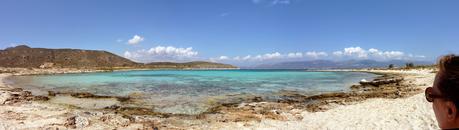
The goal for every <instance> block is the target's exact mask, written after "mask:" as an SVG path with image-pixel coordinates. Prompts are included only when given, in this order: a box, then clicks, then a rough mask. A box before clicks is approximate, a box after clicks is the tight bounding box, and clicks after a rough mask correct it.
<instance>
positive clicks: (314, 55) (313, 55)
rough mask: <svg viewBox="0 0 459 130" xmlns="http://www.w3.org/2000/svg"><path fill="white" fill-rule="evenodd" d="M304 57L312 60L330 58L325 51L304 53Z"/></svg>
mask: <svg viewBox="0 0 459 130" xmlns="http://www.w3.org/2000/svg"><path fill="white" fill-rule="evenodd" d="M304 55H305V56H307V57H310V58H314V59H317V58H321V57H326V56H328V54H327V53H326V52H323V51H321V52H316V51H309V52H306V53H304Z"/></svg>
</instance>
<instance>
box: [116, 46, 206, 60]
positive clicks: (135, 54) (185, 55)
mask: <svg viewBox="0 0 459 130" xmlns="http://www.w3.org/2000/svg"><path fill="white" fill-rule="evenodd" d="M197 55H198V52H197V51H193V48H192V47H188V48H177V47H173V46H167V47H165V46H157V47H153V48H150V49H148V50H146V49H141V50H137V51H126V52H125V53H124V57H126V58H128V59H132V60H134V61H139V62H152V61H186V60H190V59H193V58H196V56H197Z"/></svg>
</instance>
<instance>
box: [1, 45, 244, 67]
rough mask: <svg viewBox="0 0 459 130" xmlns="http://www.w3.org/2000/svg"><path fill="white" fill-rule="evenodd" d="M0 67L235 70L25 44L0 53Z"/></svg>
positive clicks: (214, 65) (216, 64) (207, 64)
mask: <svg viewBox="0 0 459 130" xmlns="http://www.w3.org/2000/svg"><path fill="white" fill-rule="evenodd" d="M0 67H21V68H39V67H45V68H51V67H53V68H54V67H59V68H114V67H119V68H173V69H183V68H236V67H234V66H232V65H227V64H220V63H212V62H187V63H172V62H155V63H149V64H143V63H136V62H133V61H131V60H129V59H126V58H124V57H121V56H118V55H115V54H113V53H110V52H107V51H98V50H80V49H46V48H30V47H28V46H25V45H20V46H16V47H11V48H7V49H5V50H0Z"/></svg>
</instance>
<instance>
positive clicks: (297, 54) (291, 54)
mask: <svg viewBox="0 0 459 130" xmlns="http://www.w3.org/2000/svg"><path fill="white" fill-rule="evenodd" d="M287 57H288V58H302V57H303V53H301V52H292V53H288V54H287Z"/></svg>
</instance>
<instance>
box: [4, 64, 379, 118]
mask: <svg viewBox="0 0 459 130" xmlns="http://www.w3.org/2000/svg"><path fill="white" fill-rule="evenodd" d="M376 76H377V75H374V74H370V73H361V72H316V71H305V70H143V71H117V72H104V73H82V74H57V75H35V76H14V77H11V78H10V79H9V83H10V84H12V85H14V86H20V87H23V88H25V89H27V90H31V91H32V92H33V93H34V94H36V95H45V94H47V93H46V92H47V91H49V90H52V91H59V92H69V91H70V92H90V93H93V94H97V95H113V96H132V95H136V96H137V97H140V99H141V103H138V104H130V105H138V106H137V107H147V108H152V109H153V110H155V111H158V112H164V113H176V114H199V113H201V112H204V111H206V110H207V109H208V108H210V107H212V105H214V104H215V103H216V102H225V100H233V99H234V98H241V97H244V96H261V97H263V98H269V99H275V98H277V97H276V93H279V92H280V91H295V92H299V93H302V94H305V95H314V94H319V93H327V92H340V91H347V90H349V86H351V85H352V84H356V83H357V82H358V81H360V80H361V79H367V80H371V79H373V78H375V77H376Z"/></svg>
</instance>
